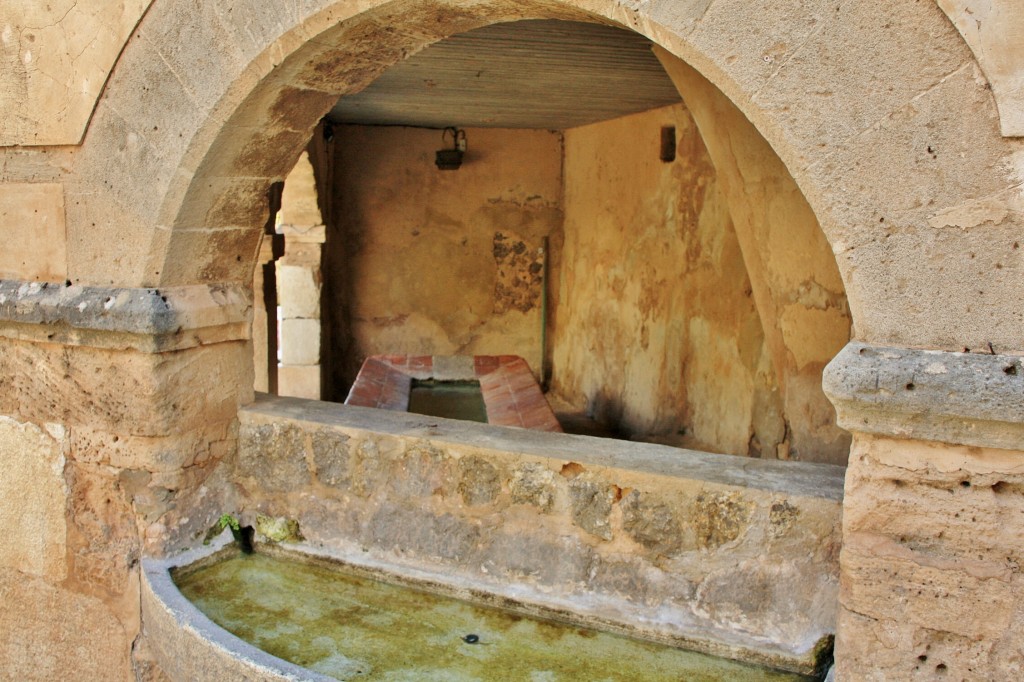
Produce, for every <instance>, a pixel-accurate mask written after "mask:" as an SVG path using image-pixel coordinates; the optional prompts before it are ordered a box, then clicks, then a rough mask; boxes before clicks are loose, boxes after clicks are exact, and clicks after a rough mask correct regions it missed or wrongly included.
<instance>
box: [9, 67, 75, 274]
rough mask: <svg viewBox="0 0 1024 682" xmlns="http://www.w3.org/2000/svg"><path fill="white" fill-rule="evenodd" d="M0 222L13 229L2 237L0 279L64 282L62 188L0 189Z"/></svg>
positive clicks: (25, 185) (51, 185)
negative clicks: (3, 240)
mask: <svg viewBox="0 0 1024 682" xmlns="http://www.w3.org/2000/svg"><path fill="white" fill-rule="evenodd" d="M2 87H3V86H2V85H0V88H2ZM2 101H3V98H2V96H0V102H2ZM3 110H5V109H4V108H3V107H2V106H0V111H3ZM0 125H2V124H0ZM0 135H2V133H0ZM0 222H2V224H5V225H12V226H16V227H17V229H15V230H10V231H8V232H5V233H4V236H5V244H4V248H3V251H2V252H0V279H19V280H26V281H35V282H62V283H63V282H64V280H65V279H66V278H67V270H68V264H67V246H66V244H67V237H66V235H65V227H64V187H63V186H62V185H59V184H56V183H42V182H41V183H34V184H29V183H11V184H4V185H0Z"/></svg>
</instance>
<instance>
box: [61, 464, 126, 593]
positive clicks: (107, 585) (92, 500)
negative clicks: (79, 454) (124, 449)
mask: <svg viewBox="0 0 1024 682" xmlns="http://www.w3.org/2000/svg"><path fill="white" fill-rule="evenodd" d="M67 480H68V501H67V507H68V536H67V537H68V539H67V544H68V574H69V575H68V582H67V584H70V585H76V586H78V588H79V589H80V590H81V591H83V592H86V593H89V594H93V595H96V596H99V597H101V598H105V599H107V600H117V599H120V598H122V597H126V598H127V599H128V600H129V601H130V600H131V599H132V597H133V595H132V594H131V591H132V590H134V589H137V588H138V585H137V580H138V574H137V573H136V572H135V571H136V569H137V568H138V563H139V559H140V558H141V556H142V542H141V539H140V537H139V528H138V525H137V523H136V517H135V513H134V510H133V509H132V505H131V500H130V496H129V494H128V490H127V488H128V483H127V482H126V481H125V480H124V479H123V478H122V477H120V476H118V475H116V474H115V473H114V470H111V469H110V468H107V467H97V466H93V465H85V464H71V465H69V466H68V470H67Z"/></svg>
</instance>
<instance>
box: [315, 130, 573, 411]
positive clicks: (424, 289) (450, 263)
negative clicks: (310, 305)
mask: <svg viewBox="0 0 1024 682" xmlns="http://www.w3.org/2000/svg"><path fill="white" fill-rule="evenodd" d="M466 133H467V136H468V138H469V151H468V153H467V157H466V162H465V163H464V164H463V166H462V168H460V169H459V170H458V171H457V172H451V173H445V172H440V171H438V170H437V168H436V167H435V166H434V152H435V151H436V150H437V149H440V148H441V140H440V134H439V133H438V132H437V131H434V130H421V129H414V128H395V127H383V128H382V127H363V126H344V127H342V126H336V127H335V135H336V142H335V149H336V157H335V164H336V165H335V168H334V173H335V176H336V184H335V193H336V194H335V196H334V198H333V201H334V203H335V204H336V205H337V206H339V207H343V209H341V210H338V211H336V213H337V215H338V224H337V225H328V236H327V240H328V241H327V247H326V250H325V252H324V253H325V262H324V286H325V289H326V291H325V306H324V311H325V312H324V316H325V319H326V320H327V321H328V323H329V324H330V325H331V326H333V327H335V328H337V329H342V330H345V333H344V335H343V336H342V335H340V334H339V336H337V337H335V338H334V339H333V341H332V342H331V343H332V345H331V347H330V348H327V349H325V353H328V354H330V355H331V358H330V359H328V360H326V361H327V362H329V363H332V373H333V374H332V382H333V383H334V384H335V385H338V386H341V387H344V386H348V385H350V384H351V383H352V381H353V380H354V378H355V376H356V373H357V372H358V370H359V366H360V364H361V363H362V360H363V358H365V357H366V356H368V355H373V354H377V353H394V354H407V355H499V354H503V353H508V352H510V351H514V352H515V353H517V354H519V355H521V356H523V357H524V358H525V359H526V361H527V362H528V364H529V365H530V367H532V368H534V370H535V371H538V370H539V368H540V367H541V362H540V277H539V275H540V271H539V265H537V258H538V256H537V252H538V249H540V247H541V245H542V239H543V238H544V237H548V236H550V237H551V238H552V242H553V243H556V242H557V241H559V240H558V234H559V232H560V228H561V223H562V212H561V194H562V186H561V169H562V165H561V135H559V134H557V133H553V132H551V131H539V130H537V131H534V130H499V129H471V130H467V131H466ZM456 198H457V200H456ZM499 234H500V235H501V236H500V238H499V236H498V235H499ZM499 242H500V243H501V244H504V245H505V247H507V248H505V247H503V248H502V250H501V254H503V255H501V256H500V257H499V256H497V255H496V253H497V252H496V251H495V249H496V248H497V247H496V246H495V245H496V243H499ZM506 252H507V253H506ZM510 259H516V262H515V264H513V263H512V260H510ZM520 261H522V262H520ZM526 261H529V263H527V262H526ZM514 282H518V284H515V283H514ZM343 397H344V396H338V397H337V399H339V400H340V399H342V398H343Z"/></svg>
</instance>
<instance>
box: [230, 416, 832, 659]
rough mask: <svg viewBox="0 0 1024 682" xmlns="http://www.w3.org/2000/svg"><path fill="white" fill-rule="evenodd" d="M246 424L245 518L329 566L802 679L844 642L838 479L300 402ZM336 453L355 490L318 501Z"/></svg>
mask: <svg viewBox="0 0 1024 682" xmlns="http://www.w3.org/2000/svg"><path fill="white" fill-rule="evenodd" d="M240 419H241V421H242V426H241V444H240V452H239V462H240V463H242V464H243V465H242V467H240V468H238V469H236V470H235V471H236V474H235V481H236V483H237V484H238V485H240V486H241V487H242V488H243V489H244V490H245V493H246V497H245V498H244V499H242V500H239V504H240V506H239V509H238V511H239V515H240V517H241V518H243V519H247V518H251V517H252V515H253V514H262V515H266V516H271V517H278V518H287V519H294V520H296V521H298V523H299V524H300V525H301V528H302V532H303V535H305V536H306V537H307V538H308V542H309V543H310V545H309V547H310V548H313V547H315V548H317V551H319V552H328V553H330V554H334V555H336V556H342V557H347V558H350V559H352V560H356V561H358V562H365V561H371V562H378V563H380V562H382V563H385V564H393V565H395V566H397V567H400V568H401V569H402V570H406V569H408V570H414V571H416V572H418V574H420V575H430V576H436V579H437V580H438V581H440V582H441V583H442V584H445V585H449V586H453V589H465V588H467V587H473V588H474V589H481V590H483V591H484V592H488V593H493V594H495V595H498V597H499V598H500V597H501V596H503V595H504V596H514V597H515V598H516V599H519V600H523V599H525V600H526V601H528V602H531V603H532V602H536V603H538V604H548V605H555V606H557V608H570V609H571V610H573V611H574V612H578V613H579V614H580V615H581V616H582V617H583V618H596V619H598V621H600V622H602V623H605V624H606V625H609V626H611V627H615V628H625V629H632V630H633V631H634V632H641V633H645V634H647V635H649V636H657V637H662V638H666V637H667V638H668V639H669V640H671V641H676V642H678V643H685V644H687V645H689V646H695V647H697V648H699V649H703V650H708V651H715V652H717V653H721V654H726V655H731V656H741V657H747V658H752V659H753V660H760V661H764V662H773V663H775V664H781V665H783V666H787V667H793V668H795V669H804V670H809V669H810V668H811V667H813V665H814V664H813V662H812V659H813V658H814V654H813V653H812V652H813V651H814V650H815V647H816V646H817V644H818V643H819V640H820V639H821V638H822V637H823V636H825V635H827V634H829V633H831V632H834V628H833V625H832V623H833V619H834V611H835V605H836V594H837V591H838V545H839V521H840V519H839V512H840V507H839V502H840V501H839V493H840V482H841V479H842V469H840V468H838V467H831V466H826V465H820V464H808V463H781V462H763V461H757V460H750V459H746V458H733V457H729V456H725V455H710V454H706V453H696V452H690V451H684V450H678V449H675V448H667V447H664V446H657V445H650V444H641V443H624V442H622V441H602V440H597V439H584V438H580V437H572V436H565V435H560V434H549V433H544V432H527V431H522V430H518V429H517V430H504V429H495V428H494V427H488V426H487V425H480V424H474V423H471V422H457V421H444V422H443V423H441V422H439V423H437V424H434V423H432V422H431V423H428V422H425V421H424V420H423V419H422V417H420V416H419V415H412V414H407V413H396V412H391V411H380V410H372V409H367V408H358V407H349V406H339V405H332V404H328V403H317V402H312V401H302V400H296V399H289V398H272V397H261V398H260V399H259V400H258V401H257V403H256V404H255V405H253V406H250V407H247V408H244V409H243V410H242V412H241V413H240ZM330 434H333V435H330ZM307 438H308V440H309V441H310V442H311V443H312V453H313V454H312V456H310V453H309V452H307V450H306V446H305V441H306V439H307ZM318 443H319V445H318ZM328 443H331V444H330V445H328ZM338 443H343V444H344V446H343V447H344V448H346V449H347V452H348V467H347V478H345V479H341V478H339V479H338V483H337V485H336V486H334V487H331V486H324V485H315V484H314V485H311V481H313V477H314V476H320V473H319V472H321V471H322V469H321V467H320V465H319V464H318V463H317V455H316V452H317V451H318V449H319V450H320V451H322V452H327V451H328V450H330V449H331V448H332V447H335V446H337V444H338ZM584 445H586V447H585V448H584V447H583V446H584ZM583 451H585V452H586V454H585V455H584V454H581V453H582V452H583ZM570 457H572V459H571V460H570V459H569V458H570ZM285 460H289V461H287V462H286V461H285ZM246 463H249V464H250V465H251V466H254V467H262V472H263V473H262V474H261V475H259V476H255V475H252V474H251V472H247V470H246V468H245V464H246ZM559 471H560V472H561V473H562V475H558V473H557V472H559ZM784 472H788V475H782V474H783V473H784ZM776 473H777V474H779V475H778V476H776ZM320 483H323V479H322V478H321V479H320ZM506 491H507V492H506ZM424 572H425V573H424ZM808 585H810V586H813V587H812V588H811V589H808V590H805V591H804V592H802V593H801V594H800V595H799V596H794V594H793V593H794V592H797V591H800V590H803V589H804V586H808ZM652 613H656V614H658V615H657V617H656V618H653V619H652V616H651V614H652Z"/></svg>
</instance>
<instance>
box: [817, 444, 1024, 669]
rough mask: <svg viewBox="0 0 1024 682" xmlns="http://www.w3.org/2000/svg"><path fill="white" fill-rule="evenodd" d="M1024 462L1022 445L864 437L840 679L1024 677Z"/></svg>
mask: <svg viewBox="0 0 1024 682" xmlns="http://www.w3.org/2000/svg"><path fill="white" fill-rule="evenodd" d="M1021 461H1022V460H1021V453H1020V452H1019V451H1010V450H996V449H986V448H977V447H959V448H952V447H949V446H943V445H941V444H937V443H927V442H921V441H907V440H897V439H891V438H880V437H872V436H866V435H858V437H857V439H856V441H855V447H854V450H853V452H852V453H851V466H850V471H849V475H848V477H847V483H846V485H847V496H846V500H847V501H846V506H845V508H844V511H843V526H844V528H843V537H844V545H843V555H842V590H841V593H840V594H841V596H840V601H841V604H842V609H841V612H840V613H841V615H840V619H841V620H840V623H841V627H840V631H839V636H838V640H837V663H836V668H837V673H838V676H837V679H846V677H847V676H848V675H853V676H855V679H866V680H884V679H894V678H899V679H933V678H934V676H936V675H939V674H946V675H948V676H949V677H950V678H952V679H969V680H974V679H1013V678H1015V677H1017V676H1019V675H1020V673H1021V672H1022V670H1024V659H1022V658H1021V654H1020V651H1021V647H1022V646H1024V645H1022V639H1021V630H1020V629H1019V624H1020V623H1021V622H1022V620H1024V607H1022V604H1024V579H1022V576H1021V569H1020V566H1021V562H1022V560H1024V535H1022V533H1021V525H1020V524H1019V523H1017V522H1015V520H1016V519H1017V518H1018V517H1020V515H1021V514H1022V513H1024V495H1022V494H1021V491H1024V466H1022V464H1021ZM937 509H942V510H943V512H942V513H936V512H935V510H937Z"/></svg>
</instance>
